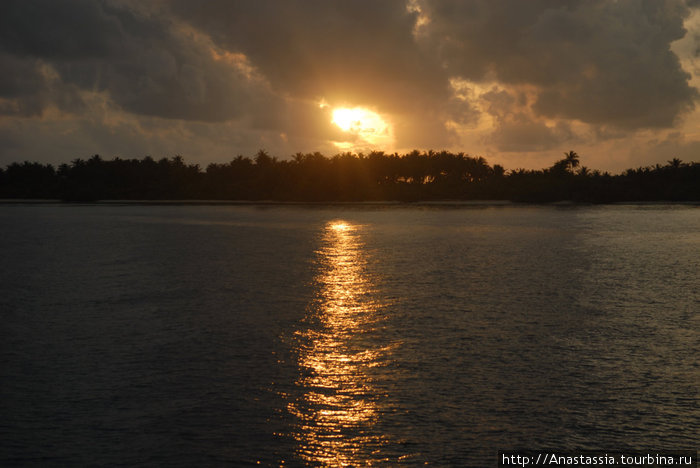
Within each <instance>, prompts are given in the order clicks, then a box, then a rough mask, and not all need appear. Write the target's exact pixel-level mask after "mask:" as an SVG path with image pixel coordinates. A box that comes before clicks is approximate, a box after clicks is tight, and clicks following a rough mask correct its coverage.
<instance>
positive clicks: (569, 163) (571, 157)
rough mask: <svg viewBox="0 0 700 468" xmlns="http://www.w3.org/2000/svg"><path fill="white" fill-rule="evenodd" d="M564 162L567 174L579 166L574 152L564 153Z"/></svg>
mask: <svg viewBox="0 0 700 468" xmlns="http://www.w3.org/2000/svg"><path fill="white" fill-rule="evenodd" d="M564 161H565V162H566V167H567V169H568V170H569V172H574V168H575V167H578V164H579V159H578V154H576V151H569V152H568V153H564Z"/></svg>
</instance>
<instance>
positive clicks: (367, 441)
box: [288, 221, 388, 466]
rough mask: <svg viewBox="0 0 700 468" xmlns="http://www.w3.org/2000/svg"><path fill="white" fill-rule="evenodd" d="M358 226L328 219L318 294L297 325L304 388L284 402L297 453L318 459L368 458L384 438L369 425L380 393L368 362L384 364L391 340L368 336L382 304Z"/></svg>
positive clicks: (361, 461)
mask: <svg viewBox="0 0 700 468" xmlns="http://www.w3.org/2000/svg"><path fill="white" fill-rule="evenodd" d="M361 234H362V227H361V226H357V225H352V224H350V223H347V222H343V221H336V222H330V223H328V224H327V225H326V228H325V230H324V234H323V239H322V247H321V248H320V249H319V250H318V251H317V256H318V262H319V266H320V273H319V275H318V277H317V278H316V282H317V284H318V297H317V299H316V301H315V302H314V304H312V306H311V307H310V309H309V314H308V317H307V319H306V322H307V323H306V324H305V325H307V326H305V327H304V329H303V330H301V331H299V332H297V344H296V347H297V352H298V355H299V367H300V370H301V375H300V377H299V379H298V380H297V382H296V384H297V386H299V387H300V388H301V389H302V395H301V397H300V398H298V399H296V400H295V401H293V402H291V403H289V405H288V410H289V412H290V413H291V414H292V415H294V416H295V418H296V419H297V427H296V428H295V433H294V434H293V435H294V438H295V439H296V441H297V444H298V455H299V456H300V457H301V458H302V459H303V460H304V461H306V462H307V463H313V464H316V465H322V466H361V465H368V464H372V463H373V462H377V461H380V460H381V456H380V453H379V452H380V451H381V450H380V449H381V447H382V446H383V445H385V444H386V443H387V441H386V440H384V437H383V436H382V435H380V434H377V432H376V431H373V426H375V424H376V422H377V420H378V418H379V414H380V411H379V408H378V399H379V398H380V396H381V395H380V394H379V393H380V392H378V391H377V389H376V388H374V386H373V380H372V377H371V375H370V374H369V373H368V370H369V369H371V368H372V367H376V366H379V365H382V363H383V362H384V360H385V355H386V352H387V351H388V347H381V346H378V345H377V344H376V343H373V340H371V339H369V338H368V335H369V334H371V333H372V331H373V330H375V329H376V327H377V326H378V324H379V323H380V322H381V320H382V316H381V308H382V307H381V306H382V305H381V304H380V303H378V302H377V300H376V299H374V298H373V288H374V285H373V284H372V281H371V279H370V278H368V275H367V274H366V255H365V253H364V246H363V244H362V240H361Z"/></svg>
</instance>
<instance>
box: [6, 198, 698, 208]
mask: <svg viewBox="0 0 700 468" xmlns="http://www.w3.org/2000/svg"><path fill="white" fill-rule="evenodd" d="M0 205H63V206H121V205H127V206H128V205H132V206H319V207H322V206H397V207H401V206H406V207H411V206H429V207H445V208H451V207H465V208H466V207H489V206H493V207H498V206H615V205H617V206H625V205H633V206H654V205H684V206H700V201H674V200H654V201H650V200H647V201H624V202H608V203H589V202H577V201H570V200H563V201H555V202H528V201H510V200H425V201H421V200H417V201H398V200H386V201H277V200H258V201H253V200H97V201H81V202H68V201H64V200H59V199H31V198H29V199H14V198H4V199H0Z"/></svg>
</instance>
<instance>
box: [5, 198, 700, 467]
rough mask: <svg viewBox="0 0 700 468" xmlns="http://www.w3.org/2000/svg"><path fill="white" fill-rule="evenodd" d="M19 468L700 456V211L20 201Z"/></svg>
mask: <svg viewBox="0 0 700 468" xmlns="http://www.w3.org/2000/svg"><path fill="white" fill-rule="evenodd" d="M0 232H1V238H0V261H1V265H2V269H1V271H0V343H1V344H0V359H1V361H0V362H1V365H0V465H3V466H89V465H92V466H94V465H110V466H163V465H165V466H246V465H258V464H260V465H262V466H305V465H308V466H369V465H371V466H394V465H402V464H406V465H424V464H428V465H444V466H495V465H496V463H497V452H498V451H499V450H512V449H516V448H528V449H540V448H560V449H567V448H568V449H571V448H579V449H601V450H602V449H605V450H632V449H638V450H648V449H654V450H672V449H693V450H694V449H695V448H697V446H698V441H699V434H700V410H699V409H698V388H699V387H700V385H699V384H700V368H699V364H698V356H699V355H700V287H699V286H700V207H698V206H683V205H626V206H622V205H620V206H584V207H575V206H571V207H556V206H512V205H506V206H488V205H483V206H482V205H476V206H472V205H438V206H436V205H345V206H343V205H340V206H274V205H262V206H245V205H244V206H186V205H185V206H179V205H113V206H103V205H85V206H80V205H1V206H0Z"/></svg>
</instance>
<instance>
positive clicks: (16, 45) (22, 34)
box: [0, 0, 273, 121]
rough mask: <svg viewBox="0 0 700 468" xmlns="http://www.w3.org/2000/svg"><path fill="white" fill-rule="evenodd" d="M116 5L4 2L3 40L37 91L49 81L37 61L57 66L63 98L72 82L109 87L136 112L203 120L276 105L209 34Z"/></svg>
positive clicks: (11, 94) (23, 102)
mask: <svg viewBox="0 0 700 468" xmlns="http://www.w3.org/2000/svg"><path fill="white" fill-rule="evenodd" d="M115 5H117V4H114V5H113V4H110V3H108V2H94V1H87V0H85V1H83V0H71V1H61V2H55V1H52V0H43V1H42V0H23V1H12V0H10V1H6V2H3V3H2V4H1V7H0V17H1V18H2V23H1V30H2V34H1V36H0V37H1V38H2V39H1V42H2V46H1V47H2V49H3V51H4V52H5V53H6V54H8V55H9V56H11V57H12V60H14V61H15V66H14V67H13V70H17V71H19V72H20V73H22V74H23V75H24V76H25V77H26V80H27V81H28V82H29V83H32V84H33V85H34V86H35V88H36V94H37V95H41V94H42V91H43V90H45V89H46V88H48V85H47V84H46V83H45V81H46V80H45V77H44V76H43V75H42V73H41V72H40V70H39V67H38V66H37V63H39V62H40V63H44V64H46V65H49V66H50V67H51V69H52V70H54V71H55V72H57V73H58V80H56V82H55V83H53V87H52V90H51V91H52V96H51V97H52V98H54V99H55V100H57V101H59V102H60V101H61V100H62V98H61V94H62V93H65V92H66V89H71V86H77V87H78V88H80V89H83V90H88V91H97V92H102V91H106V92H108V93H109V95H110V97H111V99H112V100H113V101H114V102H115V103H116V104H118V105H119V106H121V107H122V108H123V109H125V110H127V111H130V112H133V113H136V114H142V115H155V116H161V117H166V118H181V119H187V120H203V121H219V120H225V119H230V118H235V117H238V116H240V115H242V114H244V113H245V112H247V111H248V109H249V108H251V107H266V106H267V107H270V106H272V105H273V103H271V102H269V101H270V99H271V98H270V97H269V96H265V93H264V91H263V90H261V89H256V87H257V86H259V83H256V82H254V81H253V80H251V79H250V77H248V76H246V73H245V71H244V70H243V69H241V67H237V66H236V64H232V63H230V61H228V60H225V59H222V58H219V59H216V57H215V56H214V55H213V54H212V50H210V48H208V47H207V44H206V41H205V40H199V41H198V40H196V38H195V37H194V36H193V35H191V34H190V35H188V34H186V33H184V32H183V31H182V30H180V29H178V27H177V26H176V25H175V24H173V23H172V22H171V21H169V20H168V18H164V17H160V16H156V15H155V14H152V15H144V14H138V13H137V12H135V11H132V10H131V9H129V8H127V7H126V6H124V5H117V6H115ZM3 84H4V83H3ZM42 88H43V89H42ZM2 91H3V95H2V96H3V97H6V98H11V99H14V101H15V103H16V104H15V106H16V107H20V108H21V107H26V106H29V105H30V104H31V101H32V97H31V96H29V95H28V93H25V92H22V91H23V90H22V89H19V87H17V86H14V87H13V86H11V84H10V85H8V86H5V87H4V88H3V89H2ZM266 99H267V100H268V102H262V103H261V101H265V100H266ZM44 104H45V105H48V103H46V102H45V103H44ZM261 104H262V105H261Z"/></svg>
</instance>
